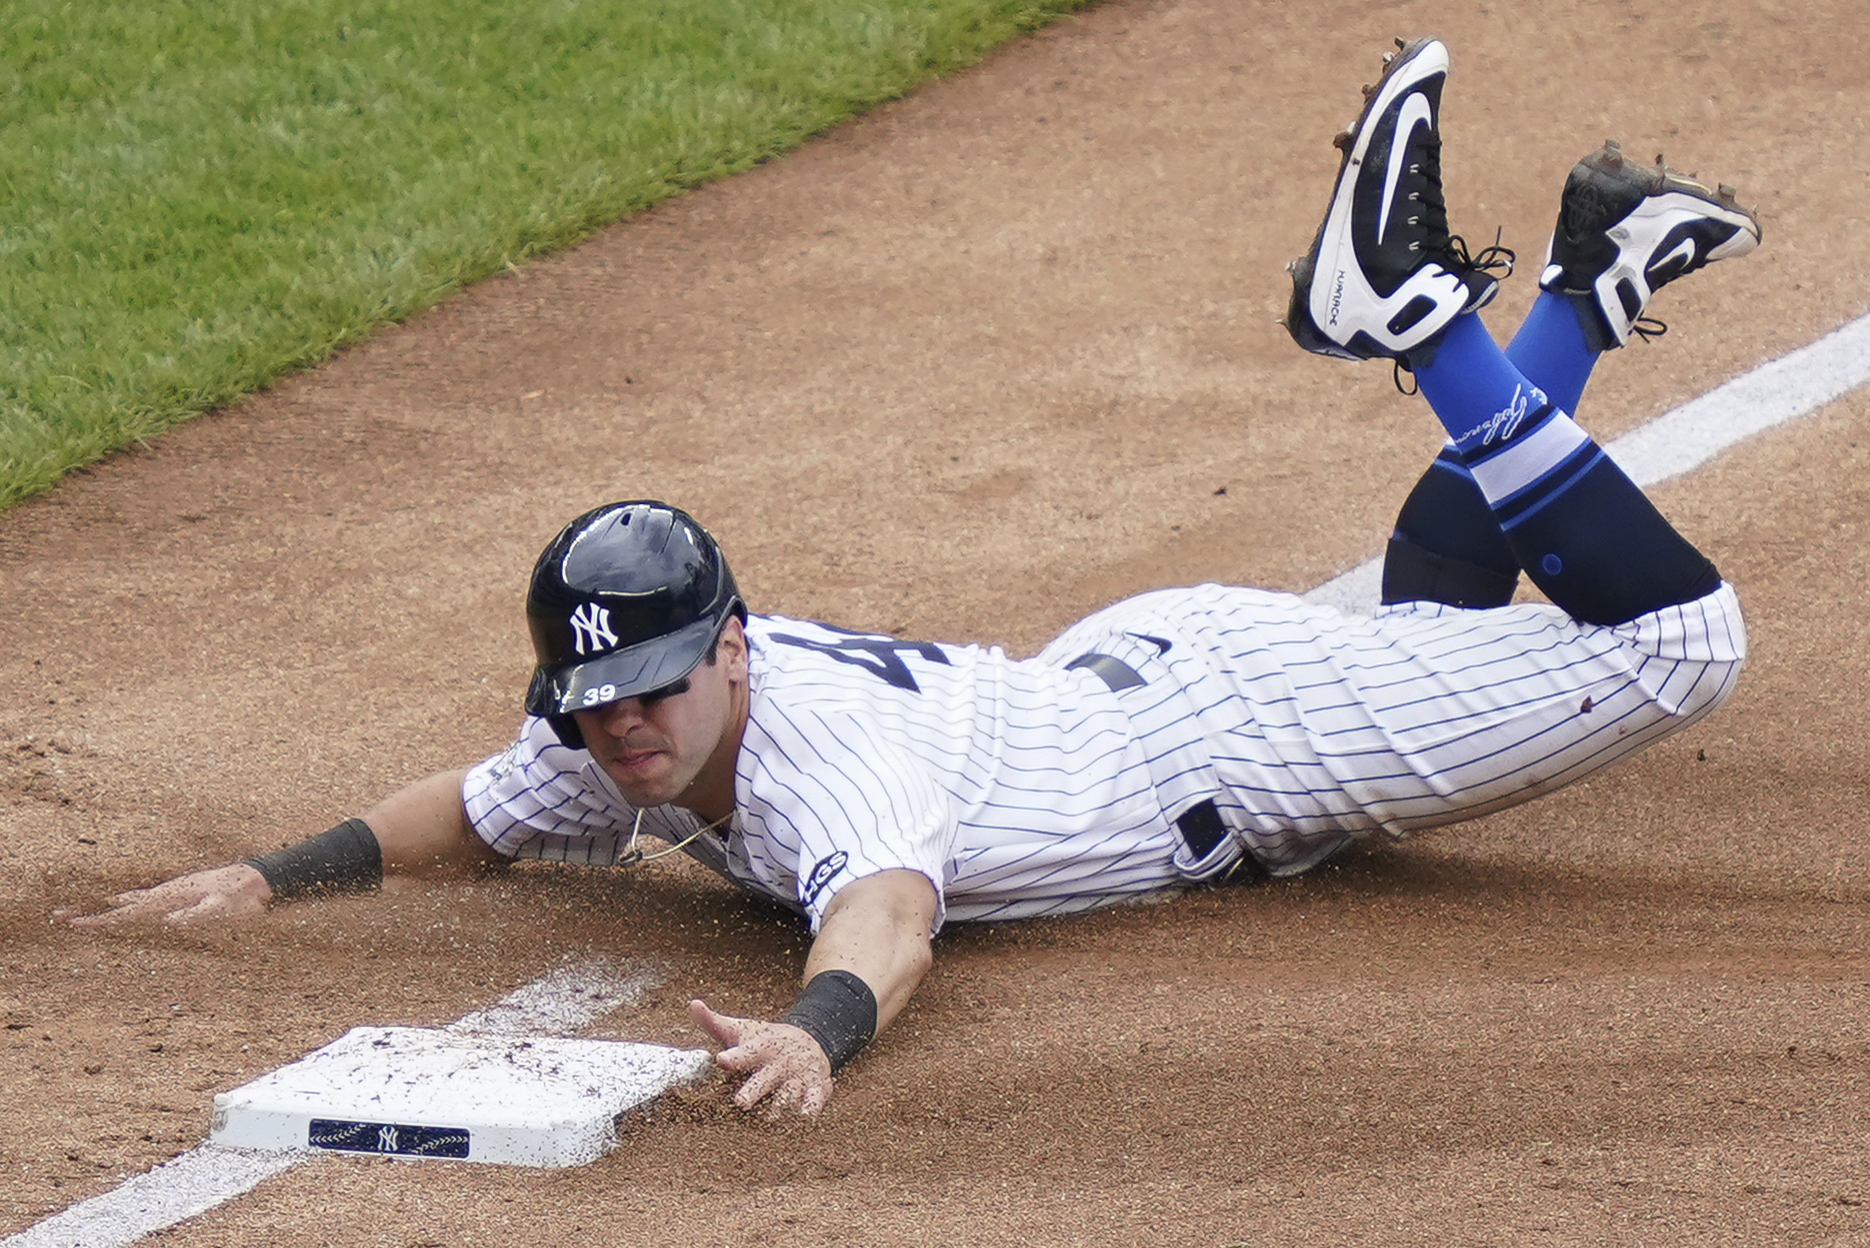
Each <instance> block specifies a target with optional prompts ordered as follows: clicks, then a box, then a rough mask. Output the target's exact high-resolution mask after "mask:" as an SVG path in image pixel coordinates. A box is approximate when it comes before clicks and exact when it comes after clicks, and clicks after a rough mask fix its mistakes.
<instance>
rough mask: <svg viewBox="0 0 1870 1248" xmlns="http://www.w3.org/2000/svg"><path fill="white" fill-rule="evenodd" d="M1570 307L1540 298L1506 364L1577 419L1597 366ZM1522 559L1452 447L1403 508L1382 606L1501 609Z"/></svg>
mask: <svg viewBox="0 0 1870 1248" xmlns="http://www.w3.org/2000/svg"><path fill="white" fill-rule="evenodd" d="M1598 354H1599V353H1598V352H1596V351H1593V350H1592V349H1591V346H1590V343H1589V342H1587V341H1586V339H1585V336H1584V330H1583V328H1582V327H1581V326H1580V325H1579V324H1578V314H1577V311H1576V309H1574V308H1573V307H1572V306H1571V301H1570V300H1568V299H1566V298H1564V297H1563V296H1561V295H1555V294H1552V293H1551V292H1550V291H1541V292H1540V293H1539V297H1538V298H1537V299H1535V300H1534V301H1533V304H1532V308H1531V310H1530V311H1529V312H1527V314H1526V319H1525V320H1524V321H1523V322H1521V324H1520V327H1519V330H1518V331H1517V332H1516V333H1515V334H1514V335H1513V340H1512V341H1511V342H1510V343H1508V344H1507V346H1506V358H1507V361H1508V362H1509V363H1510V364H1512V365H1513V367H1515V368H1517V369H1518V370H1519V371H1520V372H1521V373H1522V374H1523V375H1524V376H1525V377H1526V378H1527V380H1529V381H1531V382H1532V383H1533V385H1534V386H1536V387H1537V388H1538V389H1540V390H1543V391H1544V392H1545V395H1546V400H1547V401H1548V402H1550V403H1551V404H1552V405H1553V406H1554V407H1557V408H1559V409H1561V410H1563V411H1567V412H1575V411H1577V410H1578V402H1579V400H1580V399H1581V398H1582V397H1583V396H1584V387H1585V385H1586V383H1587V382H1589V381H1590V379H1591V371H1592V369H1593V368H1595V367H1596V365H1597V358H1598ZM1518 582H1519V560H1518V558H1517V557H1516V556H1515V555H1514V554H1513V550H1512V548H1511V547H1510V546H1509V545H1507V541H1506V538H1505V536H1504V535H1502V534H1501V532H1500V526H1499V524H1498V523H1496V522H1495V521H1494V519H1493V513H1492V512H1491V511H1490V510H1489V508H1488V506H1487V499H1486V497H1485V496H1484V495H1483V494H1482V493H1481V492H1480V486H1478V485H1476V484H1475V482H1474V477H1473V474H1472V473H1470V472H1469V471H1468V470H1467V465H1466V464H1465V463H1463V462H1462V460H1461V456H1460V455H1459V454H1458V453H1457V452H1456V451H1455V450H1454V448H1453V446H1452V445H1450V446H1447V447H1444V448H1443V449H1442V453H1441V454H1440V455H1438V456H1436V458H1435V462H1434V463H1432V464H1430V465H1429V469H1428V471H1427V472H1425V473H1423V474H1422V479H1421V480H1420V481H1418V482H1416V485H1415V488H1414V489H1413V490H1411V491H1410V492H1409V497H1408V498H1407V499H1405V500H1404V501H1403V505H1402V509H1401V511H1400V512H1399V513H1398V514H1397V517H1396V529H1395V532H1394V533H1393V534H1391V536H1390V543H1389V550H1388V553H1387V554H1386V555H1385V557H1384V560H1383V601H1384V602H1445V603H1447V604H1449V605H1450V606H1456V607H1498V606H1505V605H1506V604H1507V603H1509V602H1511V601H1512V600H1513V594H1514V591H1515V589H1516V588H1517V586H1518Z"/></svg>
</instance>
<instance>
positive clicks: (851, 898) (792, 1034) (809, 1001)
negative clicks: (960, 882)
mask: <svg viewBox="0 0 1870 1248" xmlns="http://www.w3.org/2000/svg"><path fill="white" fill-rule="evenodd" d="M935 900H936V899H935V886H934V885H933V884H931V883H929V880H928V877H927V876H925V875H923V874H922V873H921V872H919V871H883V872H879V873H878V874H876V875H869V876H865V877H864V878H863V879H861V880H857V881H856V882H854V883H851V884H847V885H845V886H844V887H843V888H842V889H840V890H839V891H838V895H837V896H836V897H835V898H834V899H833V900H832V902H831V905H830V906H829V907H828V908H827V909H826V911H825V919H824V922H823V923H822V924H820V925H819V929H818V938H817V940H815V941H813V942H812V951H811V954H810V955H809V956H808V957H807V958H806V960H805V984H806V988H805V991H804V993H802V994H801V995H800V998H799V1003H798V1004H797V1005H795V1006H794V1007H793V1009H792V1010H791V1011H789V1012H788V1014H787V1018H789V1019H791V1018H797V1019H798V1020H799V1022H800V1023H802V1024H803V1025H798V1024H795V1023H793V1022H786V1021H781V1022H767V1021H765V1020H762V1019H754V1018H734V1017H732V1016H730V1015H726V1014H717V1013H715V1012H714V1011H713V1010H711V1009H709V1008H708V1006H707V1004H706V1003H705V1002H702V1001H691V1002H689V1003H688V1010H689V1014H690V1015H691V1016H692V1017H693V1018H694V1020H695V1023H696V1025H697V1026H699V1027H700V1028H701V1029H702V1030H703V1031H706V1032H707V1033H708V1035H709V1036H711V1037H713V1039H714V1041H715V1043H717V1044H719V1045H721V1046H722V1047H721V1051H720V1052H719V1053H717V1054H715V1058H714V1060H715V1062H716V1064H718V1065H720V1066H721V1067H722V1068H723V1069H726V1070H731V1071H735V1072H737V1073H740V1074H744V1075H746V1076H747V1078H746V1081H745V1082H744V1083H742V1084H741V1085H740V1090H739V1091H738V1092H736V1093H735V1094H734V1103H735V1104H736V1105H738V1106H740V1107H741V1108H742V1109H753V1108H755V1107H756V1106H758V1105H759V1104H760V1103H761V1102H762V1101H764V1102H765V1103H766V1106H767V1109H768V1110H769V1111H770V1112H772V1113H784V1112H786V1111H788V1110H796V1111H797V1112H799V1113H801V1114H803V1115H805V1116H806V1117H808V1118H809V1117H812V1116H814V1115H816V1114H817V1113H818V1111H819V1110H821V1109H823V1108H824V1107H825V1102H827V1101H828V1100H830V1099H831V1086H832V1074H833V1058H834V1056H835V1057H836V1058H838V1059H840V1061H839V1064H842V1060H844V1059H848V1058H849V1057H850V1056H851V1055H853V1054H854V1053H855V1052H856V1050H857V1049H858V1048H861V1047H862V1045H863V1043H864V1042H865V1041H867V1040H868V1039H869V1037H870V1036H871V1035H874V1034H875V1033H877V1032H881V1031H882V1030H883V1029H884V1028H885V1027H887V1026H889V1024H890V1022H891V1020H893V1019H894V1018H895V1017H896V1016H897V1015H898V1014H899V1013H901V1012H902V1008H903V1006H905V1005H907V1004H908V1003H909V998H910V997H911V996H912V995H913V994H914V993H915V990H916V986H917V985H919V984H920V983H921V982H922V977H923V976H924V975H926V974H927V973H928V968H929V964H930V962H931V961H932V955H931V954H930V951H929V928H930V927H931V926H932V925H933V923H934V921H935ZM853 978H854V979H855V981H856V982H855V983H853V982H852V980H853ZM866 993H867V994H869V996H870V997H871V998H873V999H874V1002H875V1011H876V1012H875V1018H874V1021H872V1020H870V1019H869V1018H867V1017H866V1018H861V1019H856V1020H855V1022H853V1021H852V1019H853V1011H857V1012H867V1010H868V1007H869V1003H868V1002H863V1003H862V1005H861V1007H860V1006H859V1005H858V1002H859V999H860V998H861V997H862V995H863V994H866ZM808 1027H809V1028H813V1029H814V1030H816V1031H818V1032H819V1033H821V1034H820V1035H819V1036H818V1037H814V1035H813V1031H811V1030H807V1028H808Z"/></svg>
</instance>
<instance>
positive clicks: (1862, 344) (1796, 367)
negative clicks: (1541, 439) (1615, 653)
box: [1305, 314, 1870, 611]
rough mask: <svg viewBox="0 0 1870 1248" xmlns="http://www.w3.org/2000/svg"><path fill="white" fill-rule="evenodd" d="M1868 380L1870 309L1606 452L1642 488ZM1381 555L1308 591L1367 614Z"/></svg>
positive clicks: (1378, 582)
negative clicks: (1868, 311)
mask: <svg viewBox="0 0 1870 1248" xmlns="http://www.w3.org/2000/svg"><path fill="white" fill-rule="evenodd" d="M1867 381H1870V314H1866V315H1864V316H1860V317H1858V318H1857V319H1856V320H1854V321H1851V322H1850V323H1849V324H1847V325H1845V326H1844V327H1843V328H1842V329H1838V330H1834V331H1832V332H1831V333H1829V334H1826V335H1825V336H1824V337H1823V338H1820V339H1819V340H1818V341H1817V342H1814V343H1812V344H1811V345H1810V346H1805V347H1800V348H1799V349H1798V350H1797V351H1793V352H1791V353H1789V354H1787V355H1782V356H1780V357H1779V358H1778V359H1776V360H1768V361H1767V362H1766V363H1764V364H1762V365H1760V366H1759V367H1758V368H1756V369H1754V370H1753V371H1752V372H1750V373H1746V374H1744V375H1742V376H1739V377H1736V378H1734V379H1733V380H1732V381H1729V382H1725V383H1723V384H1721V385H1719V386H1716V387H1715V388H1714V389H1712V390H1710V391H1708V392H1707V393H1706V394H1704V395H1702V396H1701V397H1700V398H1696V399H1690V400H1689V401H1688V402H1686V403H1684V404H1682V405H1681V406H1680V407H1678V408H1676V409H1675V410H1674V411H1672V412H1664V413H1663V414H1662V415H1660V416H1658V417H1656V418H1655V419H1654V420H1652V421H1650V422H1649V423H1648V424H1645V425H1642V426H1640V427H1639V428H1636V429H1632V430H1631V431H1630V432H1628V433H1626V434H1624V435H1623V436H1622V437H1620V438H1618V439H1617V440H1616V441H1614V442H1612V443H1610V444H1609V445H1608V446H1606V447H1605V448H1604V450H1605V451H1606V452H1607V453H1608V454H1609V455H1610V457H1611V458H1612V459H1614V460H1616V461H1617V464H1618V466H1619V467H1621V468H1622V469H1623V470H1624V471H1625V472H1626V473H1628V474H1629V475H1630V479H1631V480H1633V481H1635V482H1636V483H1637V484H1638V485H1640V486H1642V487H1643V488H1644V489H1648V488H1649V487H1650V486H1652V485H1658V484H1660V483H1662V482H1664V481H1667V480H1669V479H1670V478H1671V477H1679V476H1681V475H1682V474H1683V473H1685V472H1688V471H1689V470H1691V469H1694V468H1699V467H1700V466H1701V465H1702V464H1705V463H1707V462H1708V461H1709V460H1711V459H1713V458H1714V457H1715V456H1716V455H1719V454H1720V453H1721V452H1722V451H1724V450H1726V449H1727V448H1728V447H1730V446H1734V445H1736V444H1738V443H1740V442H1744V441H1746V440H1747V439H1748V438H1750V437H1752V436H1753V435H1754V434H1756V433H1764V432H1765V431H1766V430H1768V429H1771V428H1773V427H1775V426H1777V425H1783V424H1785V423H1786V422H1787V421H1789V420H1794V419H1796V418H1797V417H1800V416H1806V415H1809V414H1811V413H1812V412H1815V411H1817V410H1818V409H1819V408H1821V407H1823V406H1824V405H1825V404H1827V403H1829V402H1831V401H1832V400H1833V399H1837V398H1842V397H1843V396H1844V395H1846V394H1849V393H1850V392H1851V391H1853V390H1855V389H1856V388H1857V387H1859V386H1861V385H1863V384H1864V383H1865V382H1867ZM1382 580H1383V560H1382V559H1381V558H1376V559H1372V560H1370V561H1369V562H1368V563H1363V564H1359V565H1358V566H1357V567H1354V568H1352V569H1351V570H1350V571H1349V572H1346V573H1344V574H1343V575H1342V576H1337V577H1333V578H1332V579H1331V580H1328V581H1326V582H1325V583H1324V584H1323V585H1320V586H1319V587H1318V588H1317V589H1314V590H1312V591H1311V592H1310V593H1309V594H1306V595H1305V598H1306V600H1307V601H1308V602H1315V603H1318V604H1319V605H1320V606H1327V607H1337V608H1338V609H1339V610H1341V611H1368V610H1369V609H1370V608H1371V607H1372V606H1374V605H1376V601H1377V598H1378V596H1379V594H1380V593H1381V589H1382Z"/></svg>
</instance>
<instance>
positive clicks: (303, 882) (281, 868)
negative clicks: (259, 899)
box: [247, 819, 383, 901]
mask: <svg viewBox="0 0 1870 1248" xmlns="http://www.w3.org/2000/svg"><path fill="white" fill-rule="evenodd" d="M247 865H248V866H250V867H252V868H253V869H254V870H255V871H258V872H259V873H260V874H261V875H262V876H264V877H265V878H266V886H267V887H268V888H270V889H272V890H273V900H274V901H290V900H291V899H292V898H294V897H310V896H314V895H324V894H329V893H364V892H369V891H370V890H371V889H373V888H375V887H376V886H377V885H379V884H381V883H383V849H382V847H381V846H380V845H378V844H377V834H376V833H375V832H372V831H371V830H370V825H369V824H367V823H365V822H364V821H363V820H362V819H346V820H345V821H344V822H343V823H340V824H339V825H338V826H337V827H335V828H328V829H326V830H325V831H323V832H320V833H319V834H318V835H317V836H314V837H308V838H307V839H305V840H303V841H300V842H299V843H298V844H297V845H288V846H286V847H285V848H284V849H275V850H274V851H273V852H272V853H270V854H260V855H258V856H257V857H253V858H249V859H247Z"/></svg>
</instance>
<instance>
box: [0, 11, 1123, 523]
mask: <svg viewBox="0 0 1870 1248" xmlns="http://www.w3.org/2000/svg"><path fill="white" fill-rule="evenodd" d="M1085 2H1086V0H247V2H246V3H243V4H240V5H218V4H216V5H208V4H194V3H185V2H183V0H98V2H97V3H91V4H73V3H70V2H69V0H12V3H10V4H9V5H8V6H7V13H6V22H5V24H4V28H3V29H0V193H3V194H4V196H5V200H4V202H5V209H4V212H3V213H0V364H3V370H0V508H4V507H6V506H10V505H11V504H13V503H15V502H18V501H19V500H20V499H22V498H25V497H28V496H29V495H31V494H34V493H36V492H38V491H41V490H43V489H45V488H47V487H48V486H50V485H51V484H52V483H53V482H54V481H56V480H57V479H58V478H59V477H60V476H61V475H62V474H64V473H66V472H68V471H70V470H71V469H73V468H74V467H77V466H80V465H82V464H85V463H89V462H91V461H93V460H96V459H98V458H99V457H101V456H104V455H107V454H109V453H110V452H111V451H113V450H115V449H118V448H120V447H122V446H124V445H127V444H129V443H131V442H134V441H137V440H139V439H144V438H148V437H150V436H151V435H153V434H155V433H157V432H158V431H160V430H162V429H164V428H167V427H168V426H170V425H173V424H175V423H176V422H178V421H180V420H184V419H186V418H187V417H189V416H190V415H192V414H194V413H197V412H200V411H202V410H205V409H207V408H210V407H214V406H217V405H219V404H222V403H225V402H227V401H229V400H231V399H233V398H235V397H237V396H239V395H240V394H242V393H245V392H247V391H250V390H253V389H255V388H257V387H260V386H264V385H265V384H267V383H268V382H269V381H271V380H273V379H274V378H276V377H278V376H280V375H281V374H282V373H285V372H288V371H290V370H292V369H295V368H300V367H303V366H305V365H308V364H311V363H314V362H316V361H318V360H320V359H322V358H324V357H325V356H327V355H328V354H329V353H330V352H331V351H332V350H333V349H335V348H337V347H339V346H341V345H343V344H344V343H347V342H351V341H354V340H356V339H358V338H360V337H362V336H363V335H365V334H367V333H369V332H370V331H371V330H372V329H374V328H376V327H378V326H381V325H383V324H385V323H386V322H390V321H394V320H397V319H400V318H402V317H405V316H408V315H409V314H411V313H413V312H415V311H418V310H420V309H421V308H423V307H425V306H427V305H429V304H431V303H433V302H434V301H435V300H436V299H437V298H439V297H441V296H442V295H444V294H446V293H447V292H449V291H450V290H453V289H455V288H456V287H458V286H460V285H462V284H463V283H466V282H471V281H473V280H475V279H476V278H478V277H482V276H485V275H486V274H488V273H490V272H493V271H495V270H497V269H499V268H500V267H502V266H504V265H506V264H508V263H512V262H517V261H520V260H523V259H525V258H526V257H528V256H532V255H536V254H538V253H540V252H543V251H547V250H550V249H553V248H557V247H562V246H564V245H565V244H567V243H569V242H572V241H574V240H576V239H577V238H579V237H581V236H583V235H585V234H587V233H589V232H590V231H591V230H592V229H595V228H596V227H598V226H600V225H603V224H606V223H608V222H611V221H614V220H616V219H618V218H620V217H622V216H625V215H627V214H629V213H631V212H633V211H636V210H638V209H641V208H644V207H647V206H648V205H650V204H652V203H655V202H656V201H658V200H660V199H663V198H665V197H667V196H669V195H671V194H674V193H677V192H679V191H680V190H682V189H684V188H686V187H690V186H694V185H696V184H698V183H701V182H705V181H708V180H711V179H714V178H718V177H721V176H723V175H725V174H729V173H732V172H734V171H736V170H739V169H744V168H746V167H747V166H749V165H751V164H754V163H756V162H758V161H760V160H763V159H766V158H768V157H770V156H773V155H775V154H777V153H779V152H782V151H784V150H786V149H788V148H790V147H793V146H795V145H796V144H797V143H799V142H800V141H801V140H803V139H804V138H806V137H807V136H809V135H811V134H813V133H814V132H817V131H819V130H822V129H824V128H825V127H826V126H828V125H830V124H832V123H834V122H836V121H838V120H840V119H841V118H844V117H847V116H849V115H851V114H852V113H855V112H857V111H859V110H861V109H863V108H865V107H867V106H869V105H871V104H874V103H877V102H879V101H881V100H885V99H889V98H892V97H894V96H897V95H900V94H902V93H903V92H904V91H905V90H907V89H909V88H910V87H912V86H915V85H916V84H918V83H920V82H923V81H926V80H927V79H929V78H931V77H933V76H936V75H938V74H941V73H943V72H946V71H949V70H952V69H955V68H958V67H960V66H962V65H966V64H969V63H971V62H973V61H974V60H977V59H978V58H979V57H980V56H981V55H982V54H984V53H985V52H986V51H988V50H990V49H991V48H993V47H994V46H996V45H998V44H999V43H1001V42H1003V41H1005V40H1006V39H1007V38H1009V37H1011V36H1013V35H1015V34H1017V33H1019V32H1020V31H1022V30H1026V29H1030V28H1032V27H1035V26H1037V25H1039V24H1041V23H1043V22H1045V21H1047V20H1050V19H1051V18H1053V17H1055V16H1057V15H1058V14H1060V13H1062V12H1066V11H1068V10H1071V9H1074V8H1078V7H1081V6H1082V4H1084V3H1085Z"/></svg>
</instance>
